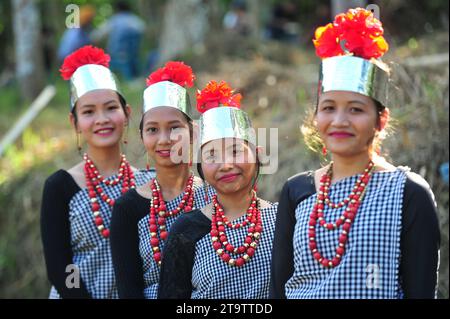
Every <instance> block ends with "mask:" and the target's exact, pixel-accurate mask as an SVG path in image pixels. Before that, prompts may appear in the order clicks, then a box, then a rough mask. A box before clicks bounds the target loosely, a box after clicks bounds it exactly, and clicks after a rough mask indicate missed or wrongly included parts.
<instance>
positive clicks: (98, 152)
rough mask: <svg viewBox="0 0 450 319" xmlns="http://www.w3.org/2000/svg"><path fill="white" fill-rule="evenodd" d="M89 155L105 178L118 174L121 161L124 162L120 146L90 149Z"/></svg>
mask: <svg viewBox="0 0 450 319" xmlns="http://www.w3.org/2000/svg"><path fill="white" fill-rule="evenodd" d="M87 154H88V156H89V158H90V159H91V160H92V161H93V162H94V164H95V167H97V170H98V171H99V173H100V174H101V175H102V176H103V177H109V176H111V175H115V174H117V173H118V171H119V166H120V161H121V160H122V157H121V156H120V155H121V154H120V146H119V145H117V146H115V147H110V148H101V149H99V148H88V150H87Z"/></svg>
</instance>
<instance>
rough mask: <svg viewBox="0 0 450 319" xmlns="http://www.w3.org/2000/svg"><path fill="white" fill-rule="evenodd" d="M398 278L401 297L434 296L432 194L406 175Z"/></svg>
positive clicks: (436, 257) (418, 179)
mask: <svg viewBox="0 0 450 319" xmlns="http://www.w3.org/2000/svg"><path fill="white" fill-rule="evenodd" d="M402 214H403V215H402V218H403V221H402V225H403V228H402V233H401V244H400V245H401V255H402V256H401V262H400V277H401V281H402V288H403V291H404V294H405V298H417V299H424V298H434V297H435V290H436V284H437V270H438V269H437V268H438V260H439V246H440V232H439V222H438V217H437V209H436V204H435V201H434V196H433V193H432V191H431V189H430V187H429V186H428V184H427V183H426V182H425V181H424V180H423V179H422V178H421V177H420V176H419V175H417V174H412V173H410V174H409V177H408V179H407V181H406V185H405V190H404V196H403V212H402Z"/></svg>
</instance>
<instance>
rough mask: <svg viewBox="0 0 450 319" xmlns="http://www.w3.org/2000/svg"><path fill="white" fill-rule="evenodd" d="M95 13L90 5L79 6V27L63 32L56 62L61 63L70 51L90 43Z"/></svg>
mask: <svg viewBox="0 0 450 319" xmlns="http://www.w3.org/2000/svg"><path fill="white" fill-rule="evenodd" d="M95 14H96V11H95V8H94V7H93V6H91V5H88V4H87V5H84V6H81V7H80V27H79V28H69V29H67V30H66V31H65V32H64V34H63V36H62V38H61V42H60V44H59V47H58V54H57V55H58V61H59V62H58V64H61V63H62V61H63V60H64V58H65V57H66V56H68V55H69V54H71V53H72V52H74V51H76V50H78V49H79V48H81V47H83V46H85V45H88V44H91V43H92V41H91V38H90V35H89V33H90V32H91V30H92V21H93V20H94V17H95Z"/></svg>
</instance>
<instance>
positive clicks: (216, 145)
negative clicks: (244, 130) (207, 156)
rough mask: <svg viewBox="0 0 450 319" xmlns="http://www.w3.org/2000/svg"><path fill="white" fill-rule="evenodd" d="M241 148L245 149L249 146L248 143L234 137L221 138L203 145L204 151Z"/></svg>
mask: <svg viewBox="0 0 450 319" xmlns="http://www.w3.org/2000/svg"><path fill="white" fill-rule="evenodd" d="M235 145H236V146H240V147H244V146H247V143H246V142H245V141H244V140H243V139H240V138H233V137H227V138H221V139H217V140H212V141H209V142H208V143H206V144H205V145H203V147H202V150H204V151H208V150H212V149H214V150H222V149H227V148H229V147H232V146H235Z"/></svg>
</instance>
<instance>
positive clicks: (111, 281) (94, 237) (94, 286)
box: [50, 170, 155, 299]
mask: <svg viewBox="0 0 450 319" xmlns="http://www.w3.org/2000/svg"><path fill="white" fill-rule="evenodd" d="M154 176H155V171H154V170H148V171H137V172H136V173H135V179H136V185H138V186H139V185H143V184H145V183H147V182H148V181H149V180H150V179H151V178H153V177H154ZM114 178H116V175H113V176H111V177H109V178H108V179H107V180H113V179H114ZM102 188H103V190H104V192H105V193H106V194H107V195H108V196H109V197H110V198H113V199H117V198H119V197H120V196H121V195H122V193H121V189H122V186H121V185H120V184H118V185H115V186H105V185H102ZM99 203H100V212H101V216H102V218H103V220H104V225H105V227H106V228H109V225H110V222H111V211H112V209H111V208H110V207H109V205H108V204H106V203H105V202H103V201H99ZM69 221H70V233H71V244H72V251H73V263H74V264H75V265H77V266H78V269H79V271H80V277H81V280H82V281H83V283H84V284H85V285H86V288H87V290H88V292H89V293H90V295H91V297H92V298H94V299H112V298H113V299H114V298H118V297H119V296H118V292H117V287H116V280H115V276H114V269H113V265H112V259H111V247H110V244H109V239H105V238H103V237H102V236H101V235H100V233H99V231H98V229H97V228H96V226H95V224H94V219H93V215H92V211H91V204H90V200H89V195H88V191H87V189H86V188H84V189H82V190H80V191H79V192H77V193H76V194H75V195H74V196H73V198H72V199H71V201H70V203H69ZM59 298H60V296H59V294H58V292H57V291H56V289H55V288H54V287H52V289H51V291H50V299H59Z"/></svg>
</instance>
